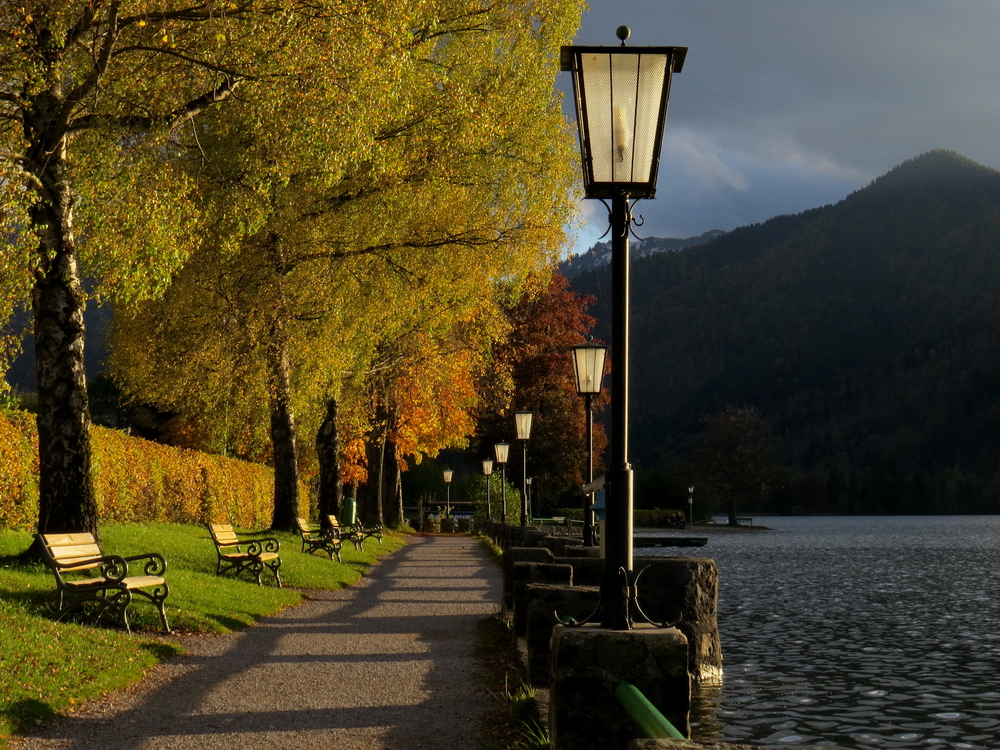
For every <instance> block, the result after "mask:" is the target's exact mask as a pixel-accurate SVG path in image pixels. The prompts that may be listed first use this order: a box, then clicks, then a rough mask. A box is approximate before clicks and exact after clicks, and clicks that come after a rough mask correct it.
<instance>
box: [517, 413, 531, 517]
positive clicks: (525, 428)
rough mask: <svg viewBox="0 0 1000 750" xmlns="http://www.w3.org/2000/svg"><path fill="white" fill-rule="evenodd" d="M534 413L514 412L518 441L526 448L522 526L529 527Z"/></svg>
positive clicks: (522, 464)
mask: <svg viewBox="0 0 1000 750" xmlns="http://www.w3.org/2000/svg"><path fill="white" fill-rule="evenodd" d="M534 416H535V415H534V413H533V412H530V411H516V412H514V426H515V427H516V428H517V439H518V440H520V441H521V445H522V446H523V447H524V456H523V461H522V463H521V471H522V475H521V525H522V526H527V525H528V439H529V438H530V437H531V420H532V418H533V417H534Z"/></svg>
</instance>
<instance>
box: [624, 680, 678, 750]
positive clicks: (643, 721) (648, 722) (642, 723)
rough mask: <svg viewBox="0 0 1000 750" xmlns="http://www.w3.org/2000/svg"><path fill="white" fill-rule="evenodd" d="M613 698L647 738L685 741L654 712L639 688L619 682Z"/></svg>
mask: <svg viewBox="0 0 1000 750" xmlns="http://www.w3.org/2000/svg"><path fill="white" fill-rule="evenodd" d="M615 697H616V698H617V699H618V702H619V703H621V704H622V707H623V708H624V709H625V710H626V711H628V715H629V716H631V717H632V719H633V720H634V721H635V723H636V724H638V725H639V727H640V728H641V729H642V731H643V732H645V733H646V736H647V737H670V738H671V739H675V740H683V739H685V737H684V735H683V734H681V733H680V732H678V731H677V727H675V726H674V725H673V724H671V723H670V722H669V721H667V719H666V717H664V715H663V714H661V713H660V712H659V711H657V710H656V706H654V705H653V704H652V703H650V702H649V700H648V699H647V698H646V696H645V695H643V694H642V692H640V690H639V688H637V687H636V686H635V685H633V684H632V683H631V682H620V683H618V687H617V688H615Z"/></svg>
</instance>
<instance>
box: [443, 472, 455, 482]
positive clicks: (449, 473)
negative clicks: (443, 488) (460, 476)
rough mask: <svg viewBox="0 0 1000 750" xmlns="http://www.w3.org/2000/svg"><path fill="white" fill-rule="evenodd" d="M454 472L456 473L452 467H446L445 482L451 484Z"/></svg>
mask: <svg viewBox="0 0 1000 750" xmlns="http://www.w3.org/2000/svg"><path fill="white" fill-rule="evenodd" d="M452 474H454V472H453V471H452V470H451V469H445V470H444V483H445V484H451V475H452Z"/></svg>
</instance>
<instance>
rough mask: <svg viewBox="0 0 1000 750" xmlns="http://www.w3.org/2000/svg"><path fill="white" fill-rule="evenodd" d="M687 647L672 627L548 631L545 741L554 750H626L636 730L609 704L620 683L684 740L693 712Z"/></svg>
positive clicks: (615, 704) (614, 703) (616, 706)
mask: <svg viewBox="0 0 1000 750" xmlns="http://www.w3.org/2000/svg"><path fill="white" fill-rule="evenodd" d="M687 665H688V644H687V638H685V637H684V634H683V633H681V632H680V631H679V630H677V629H675V628H668V629H659V628H654V627H651V626H637V627H635V628H633V629H632V630H604V629H601V628H598V627H592V626H583V627H579V628H565V627H562V626H557V627H556V628H555V630H553V632H552V688H551V691H550V693H549V735H550V737H551V741H552V750H585V749H589V748H601V750H627V748H628V744H629V742H631V741H632V740H634V739H636V738H637V737H638V736H640V734H641V730H640V729H639V727H638V726H637V725H636V724H635V722H634V721H633V720H632V719H631V717H629V715H628V714H627V713H626V712H625V709H624V708H622V707H621V705H620V704H619V703H618V700H617V698H615V689H616V688H617V687H618V684H619V683H620V682H621V681H622V680H626V681H628V682H631V683H632V684H633V685H635V686H636V687H637V688H639V690H641V691H642V693H643V695H645V696H646V698H648V699H649V701H650V702H651V703H652V704H653V705H654V706H656V707H657V709H659V711H660V712H661V713H662V714H663V715H664V716H665V717H666V718H667V719H668V720H669V721H670V722H671V723H672V724H673V725H674V726H675V727H677V729H678V730H679V731H680V732H682V733H683V734H685V735H688V734H689V733H690V732H689V726H688V712H689V711H690V708H691V678H690V676H689V674H688V669H687Z"/></svg>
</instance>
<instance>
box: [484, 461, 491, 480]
mask: <svg viewBox="0 0 1000 750" xmlns="http://www.w3.org/2000/svg"><path fill="white" fill-rule="evenodd" d="M492 473H493V459H491V458H484V459H483V474H485V475H486V476H490V475H491V474H492Z"/></svg>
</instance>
